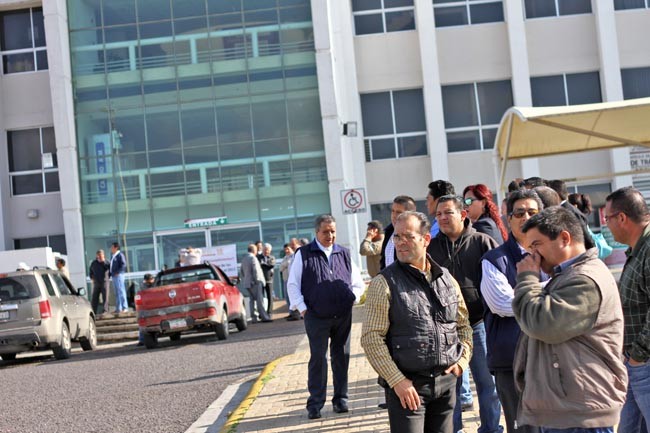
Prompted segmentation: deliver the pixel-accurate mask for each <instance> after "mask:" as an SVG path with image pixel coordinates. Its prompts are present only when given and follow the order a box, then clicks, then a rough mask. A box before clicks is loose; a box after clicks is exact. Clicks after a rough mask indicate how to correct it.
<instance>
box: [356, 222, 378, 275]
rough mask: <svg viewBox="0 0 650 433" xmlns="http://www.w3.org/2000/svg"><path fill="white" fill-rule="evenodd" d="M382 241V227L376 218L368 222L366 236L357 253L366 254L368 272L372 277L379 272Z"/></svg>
mask: <svg viewBox="0 0 650 433" xmlns="http://www.w3.org/2000/svg"><path fill="white" fill-rule="evenodd" d="M383 242H384V229H383V226H382V225H381V223H380V222H379V221H377V220H373V221H370V222H369V223H368V229H367V231H366V237H365V238H364V240H363V241H361V245H360V246H359V254H361V255H362V256H366V263H367V264H368V274H369V275H370V277H374V276H375V275H377V274H378V273H379V270H380V266H381V264H380V261H381V244H382V243H383Z"/></svg>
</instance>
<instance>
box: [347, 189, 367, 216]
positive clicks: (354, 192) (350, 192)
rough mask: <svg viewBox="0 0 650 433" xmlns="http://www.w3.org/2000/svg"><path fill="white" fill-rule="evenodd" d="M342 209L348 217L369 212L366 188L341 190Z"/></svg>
mask: <svg viewBox="0 0 650 433" xmlns="http://www.w3.org/2000/svg"><path fill="white" fill-rule="evenodd" d="M341 207H342V208H343V213H344V214H346V215H349V214H355V213H363V212H367V211H368V208H367V204H366V190H365V188H353V189H344V190H341Z"/></svg>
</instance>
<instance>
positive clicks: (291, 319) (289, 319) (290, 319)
mask: <svg viewBox="0 0 650 433" xmlns="http://www.w3.org/2000/svg"><path fill="white" fill-rule="evenodd" d="M295 320H300V317H296V316H288V317H287V321H288V322H293V321H295Z"/></svg>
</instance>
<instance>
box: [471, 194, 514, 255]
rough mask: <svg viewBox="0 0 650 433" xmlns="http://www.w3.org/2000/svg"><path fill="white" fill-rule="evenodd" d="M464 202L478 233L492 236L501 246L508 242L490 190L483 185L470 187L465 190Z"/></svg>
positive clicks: (506, 233)
mask: <svg viewBox="0 0 650 433" xmlns="http://www.w3.org/2000/svg"><path fill="white" fill-rule="evenodd" d="M463 201H464V203H465V209H467V216H468V217H469V219H470V221H472V226H473V227H474V228H475V229H476V231H477V232H481V233H485V234H486V235H489V236H491V237H492V238H493V239H494V240H495V241H497V243H498V244H499V245H501V244H503V243H504V242H505V241H506V240H508V232H507V231H506V228H505V227H504V226H503V222H502V221H501V217H500V216H499V209H498V208H497V205H496V204H494V202H493V201H492V192H491V191H490V188H488V187H487V186H485V185H483V184H482V183H478V184H476V185H469V186H467V187H465V189H464V190H463Z"/></svg>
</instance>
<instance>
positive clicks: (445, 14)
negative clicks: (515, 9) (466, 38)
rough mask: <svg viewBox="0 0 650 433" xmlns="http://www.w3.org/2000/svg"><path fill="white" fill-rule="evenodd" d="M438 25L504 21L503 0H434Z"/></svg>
mask: <svg viewBox="0 0 650 433" xmlns="http://www.w3.org/2000/svg"><path fill="white" fill-rule="evenodd" d="M433 14H434V16H435V19H436V27H449V26H464V25H468V24H483V23H496V22H501V21H503V3H502V2H501V0H499V1H495V0H462V1H458V0H433Z"/></svg>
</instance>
